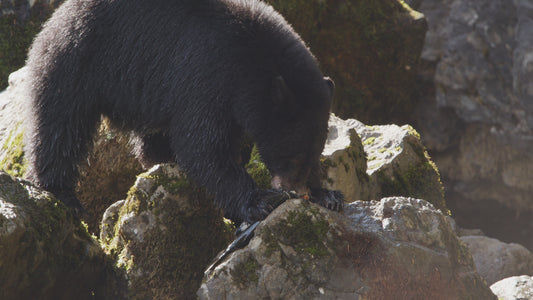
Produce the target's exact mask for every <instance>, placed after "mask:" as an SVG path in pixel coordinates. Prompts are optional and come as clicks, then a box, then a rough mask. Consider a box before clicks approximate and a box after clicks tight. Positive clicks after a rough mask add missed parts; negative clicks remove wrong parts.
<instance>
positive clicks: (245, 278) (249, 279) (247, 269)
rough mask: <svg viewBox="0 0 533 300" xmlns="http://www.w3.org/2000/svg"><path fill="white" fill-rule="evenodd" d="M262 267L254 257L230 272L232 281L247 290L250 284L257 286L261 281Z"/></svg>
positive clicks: (237, 265)
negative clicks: (260, 272)
mask: <svg viewBox="0 0 533 300" xmlns="http://www.w3.org/2000/svg"><path fill="white" fill-rule="evenodd" d="M260 268H261V266H260V265H259V263H258V262H257V260H256V259H255V258H253V257H251V256H250V257H249V258H248V259H247V260H245V261H243V262H241V263H239V264H236V265H235V266H234V267H233V269H232V270H231V271H230V274H231V278H232V281H233V282H234V283H235V284H236V285H238V286H239V287H241V288H246V287H248V286H249V285H250V283H254V284H257V282H258V281H259V269H260Z"/></svg>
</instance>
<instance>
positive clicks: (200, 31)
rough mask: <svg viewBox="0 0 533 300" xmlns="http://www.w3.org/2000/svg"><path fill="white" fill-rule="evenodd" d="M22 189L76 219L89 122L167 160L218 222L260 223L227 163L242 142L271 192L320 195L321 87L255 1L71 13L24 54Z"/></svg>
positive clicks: (240, 177) (252, 197) (254, 199)
mask: <svg viewBox="0 0 533 300" xmlns="http://www.w3.org/2000/svg"><path fill="white" fill-rule="evenodd" d="M27 65H28V66H29V69H30V72H31V74H32V75H31V84H32V99H33V103H32V117H31V121H33V124H32V127H30V128H31V131H30V133H31V134H30V141H29V143H28V145H29V146H30V149H29V151H28V155H29V158H30V166H31V170H30V178H32V180H33V181H34V182H35V183H36V184H38V185H40V186H42V187H43V188H45V189H48V190H49V191H51V192H53V193H55V194H56V196H58V198H60V199H61V200H62V201H63V202H65V203H66V204H67V205H70V206H73V207H76V206H79V202H78V200H77V199H76V197H75V196H74V192H73V190H74V184H75V182H76V181H77V175H78V172H77V167H76V164H77V162H79V161H80V160H82V159H84V158H85V157H86V155H87V151H88V147H89V145H90V142H91V140H92V136H93V133H94V132H95V129H96V126H97V123H98V121H99V120H100V116H101V115H102V114H103V115H105V116H107V117H108V118H109V119H110V120H111V121H112V122H113V123H114V124H115V125H116V126H118V127H120V128H122V129H124V130H131V131H133V132H134V133H135V134H137V136H138V138H137V140H136V142H135V146H136V151H137V154H138V157H139V159H140V160H141V162H143V163H144V164H145V165H152V164H154V163H158V162H164V161H168V160H171V159H173V160H174V161H175V162H177V163H178V165H179V166H180V167H181V168H183V169H184V170H185V171H186V172H187V174H188V175H189V177H190V178H191V179H192V180H194V181H195V182H196V183H198V184H200V185H203V186H205V187H206V188H207V189H208V190H209V191H211V192H213V193H214V194H216V201H217V203H218V204H219V205H220V206H221V207H222V208H223V209H224V211H225V213H226V216H227V217H229V218H231V219H233V220H234V221H236V222H240V221H243V220H246V221H249V222H251V221H255V220H259V219H262V218H264V217H265V216H266V214H267V213H268V211H269V210H270V209H271V208H269V207H268V205H267V204H266V203H265V202H264V201H263V199H262V197H264V194H263V193H264V192H262V191H260V190H258V188H257V186H256V184H255V183H254V182H253V180H252V179H251V178H250V176H249V175H248V174H247V173H246V171H245V170H244V169H243V168H242V166H241V165H240V164H239V163H238V161H239V157H238V156H239V147H238V146H239V142H240V139H241V136H242V134H243V133H244V132H246V133H247V134H249V135H250V136H251V137H252V138H253V139H254V141H255V142H256V143H257V145H258V147H259V151H260V153H261V155H262V158H263V159H264V161H265V163H266V164H267V166H268V167H269V170H270V171H271V173H272V174H273V175H280V176H282V178H284V182H283V187H284V188H292V187H300V186H301V185H302V184H307V186H310V187H311V188H312V189H318V188H319V185H320V183H319V178H318V175H317V171H318V160H319V155H320V153H321V151H322V149H323V146H324V142H325V138H326V135H327V120H328V117H329V108H330V102H331V96H332V95H331V94H332V82H331V81H329V80H325V79H324V78H323V75H322V74H321V72H320V71H319V69H318V66H317V63H316V61H315V59H314V57H313V56H312V54H311V53H310V52H309V50H308V49H307V48H306V47H305V45H304V43H303V42H302V41H301V39H300V38H299V36H298V35H297V34H296V33H295V32H294V31H293V30H292V28H291V27H290V25H288V24H287V22H286V21H285V20H284V19H283V18H282V17H281V16H280V15H279V14H278V13H277V12H275V11H274V10H273V9H272V8H271V7H270V6H268V5H266V4H264V3H262V2H260V1H256V0H249V1H245V0H181V1H180V0H150V1H147V0H69V1H66V2H65V3H64V4H63V5H62V6H61V7H60V8H59V9H58V10H57V11H56V12H55V13H54V15H53V16H52V18H51V19H50V20H49V21H48V22H47V23H46V24H45V26H44V29H43V30H42V32H41V33H40V34H39V35H38V36H37V38H36V39H35V41H34V43H33V46H32V48H31V50H30V52H29V57H28V62H27Z"/></svg>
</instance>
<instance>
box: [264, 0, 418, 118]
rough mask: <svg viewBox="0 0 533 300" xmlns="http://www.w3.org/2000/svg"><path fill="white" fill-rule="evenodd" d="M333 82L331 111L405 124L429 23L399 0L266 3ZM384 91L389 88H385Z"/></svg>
mask: <svg viewBox="0 0 533 300" xmlns="http://www.w3.org/2000/svg"><path fill="white" fill-rule="evenodd" d="M266 2H268V3H270V4H272V5H273V6H274V7H275V8H276V9H277V10H278V11H279V12H280V13H281V14H282V15H283V16H284V17H285V18H286V19H287V20H288V21H289V23H291V24H292V25H293V27H294V28H295V30H296V32H298V33H299V34H300V35H301V36H302V38H303V40H304V41H306V43H308V44H309V46H310V48H311V50H312V51H313V53H314V54H315V55H316V56H317V58H318V60H319V61H320V65H321V66H322V69H323V70H324V72H325V74H327V75H328V76H331V77H332V78H333V79H334V80H335V99H334V102H333V112H335V113H336V114H337V115H339V116H341V117H342V118H353V117H357V119H359V120H361V121H363V122H366V123H369V122H371V123H390V122H393V121H398V120H400V121H402V122H405V118H404V116H407V115H409V113H410V112H411V110H412V109H413V107H415V106H416V105H415V102H414V99H415V97H413V94H414V91H415V88H416V85H415V77H416V73H417V71H416V70H417V69H418V64H419V57H420V52H421V50H422V46H423V41H424V35H425V32H426V29H427V24H426V21H425V19H424V16H423V15H422V14H420V13H418V12H416V11H414V10H412V9H411V8H410V7H409V6H407V5H405V3H404V2H403V1H398V0H393V1H389V0H375V1H364V0H344V1H333V0H328V1H324V0H312V1H310V0H293V1H281V0H268V1H266ZM384 87H385V88H384Z"/></svg>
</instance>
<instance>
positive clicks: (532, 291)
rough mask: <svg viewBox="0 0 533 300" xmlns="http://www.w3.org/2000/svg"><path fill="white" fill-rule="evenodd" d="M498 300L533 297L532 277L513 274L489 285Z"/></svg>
mask: <svg viewBox="0 0 533 300" xmlns="http://www.w3.org/2000/svg"><path fill="white" fill-rule="evenodd" d="M490 289H491V290H492V292H493V293H494V294H495V295H496V296H498V300H527V299H533V277H531V276H515V277H509V278H505V279H503V280H500V281H498V282H496V283H495V284H493V285H491V286H490Z"/></svg>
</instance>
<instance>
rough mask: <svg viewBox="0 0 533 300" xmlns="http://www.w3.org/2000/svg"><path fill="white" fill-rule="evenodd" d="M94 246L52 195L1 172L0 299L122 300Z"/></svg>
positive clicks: (118, 279)
mask: <svg viewBox="0 0 533 300" xmlns="http://www.w3.org/2000/svg"><path fill="white" fill-rule="evenodd" d="M122 287H123V281H122V280H121V277H120V275H119V273H117V272H115V270H114V268H113V267H112V264H111V261H110V260H108V259H107V258H106V256H105V255H104V253H103V251H102V250H101V248H100V246H99V244H98V242H97V241H96V240H95V239H93V238H92V237H91V236H90V235H89V233H88V232H87V229H86V228H85V227H83V226H82V224H81V223H80V222H79V221H77V220H75V219H74V217H73V216H72V215H71V214H70V213H69V212H68V209H67V208H65V207H64V206H63V205H62V204H61V203H59V202H58V201H57V200H56V199H54V197H53V196H52V195H51V194H49V193H47V192H45V191H42V190H40V189H38V188H36V187H34V186H32V185H31V184H29V183H28V182H25V181H23V180H20V179H14V178H13V177H11V176H9V175H8V174H6V173H4V172H1V171H0V298H1V299H94V297H96V298H98V299H122V298H123V295H122V294H121V293H120V291H121V289H122Z"/></svg>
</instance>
